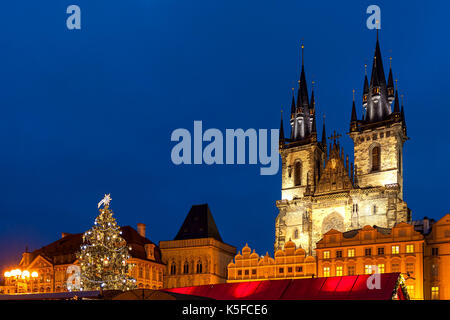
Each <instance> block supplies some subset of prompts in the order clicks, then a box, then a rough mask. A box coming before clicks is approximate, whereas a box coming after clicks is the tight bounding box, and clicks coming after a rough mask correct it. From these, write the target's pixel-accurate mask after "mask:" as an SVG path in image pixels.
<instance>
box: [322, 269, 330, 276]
mask: <svg viewBox="0 0 450 320" xmlns="http://www.w3.org/2000/svg"><path fill="white" fill-rule="evenodd" d="M323 276H324V277H329V276H330V267H324V268H323Z"/></svg>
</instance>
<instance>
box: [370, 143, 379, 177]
mask: <svg viewBox="0 0 450 320" xmlns="http://www.w3.org/2000/svg"><path fill="white" fill-rule="evenodd" d="M379 170H380V147H379V146H375V147H373V149H372V171H379Z"/></svg>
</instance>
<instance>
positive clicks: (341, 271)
mask: <svg viewBox="0 0 450 320" xmlns="http://www.w3.org/2000/svg"><path fill="white" fill-rule="evenodd" d="M342 273H343V267H342V266H337V267H336V276H337V277H340V276H342Z"/></svg>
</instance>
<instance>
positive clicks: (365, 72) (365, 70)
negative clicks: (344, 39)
mask: <svg viewBox="0 0 450 320" xmlns="http://www.w3.org/2000/svg"><path fill="white" fill-rule="evenodd" d="M364 74H365V75H366V76H367V63H365V64H364Z"/></svg>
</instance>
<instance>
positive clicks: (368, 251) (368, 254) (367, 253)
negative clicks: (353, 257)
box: [364, 248, 372, 257]
mask: <svg viewBox="0 0 450 320" xmlns="http://www.w3.org/2000/svg"><path fill="white" fill-rule="evenodd" d="M364 254H365V256H366V257H369V256H371V255H372V249H371V248H366V249H365V250H364Z"/></svg>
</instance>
